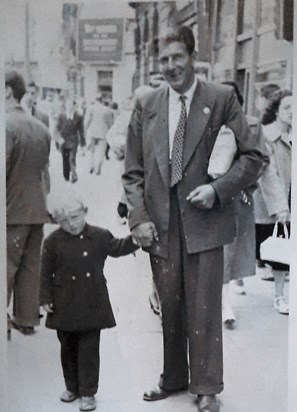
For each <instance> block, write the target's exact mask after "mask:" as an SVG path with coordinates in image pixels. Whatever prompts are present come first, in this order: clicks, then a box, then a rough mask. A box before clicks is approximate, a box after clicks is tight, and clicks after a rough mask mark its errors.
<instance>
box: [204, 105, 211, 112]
mask: <svg viewBox="0 0 297 412" xmlns="http://www.w3.org/2000/svg"><path fill="white" fill-rule="evenodd" d="M209 112H210V108H209V107H207V106H206V107H204V109H203V113H204V114H208V113H209Z"/></svg>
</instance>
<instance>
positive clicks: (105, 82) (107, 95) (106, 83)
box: [97, 70, 112, 99]
mask: <svg viewBox="0 0 297 412" xmlns="http://www.w3.org/2000/svg"><path fill="white" fill-rule="evenodd" d="M97 92H98V93H100V94H101V95H102V96H103V98H104V99H111V98H112V71H109V70H98V72H97Z"/></svg>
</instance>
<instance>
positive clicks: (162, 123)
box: [151, 87, 169, 186]
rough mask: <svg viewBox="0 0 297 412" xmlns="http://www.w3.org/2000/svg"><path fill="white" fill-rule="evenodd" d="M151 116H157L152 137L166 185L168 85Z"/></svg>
mask: <svg viewBox="0 0 297 412" xmlns="http://www.w3.org/2000/svg"><path fill="white" fill-rule="evenodd" d="M154 106H155V109H154V111H152V113H151V117H152V118H153V117H155V123H154V127H153V128H152V139H153V146H154V152H155V157H156V160H157V163H158V166H159V170H160V173H161V175H162V178H163V181H164V183H165V185H166V186H168V184H169V130H168V87H164V88H162V90H161V94H160V95H158V97H157V99H156V101H155V105H154Z"/></svg>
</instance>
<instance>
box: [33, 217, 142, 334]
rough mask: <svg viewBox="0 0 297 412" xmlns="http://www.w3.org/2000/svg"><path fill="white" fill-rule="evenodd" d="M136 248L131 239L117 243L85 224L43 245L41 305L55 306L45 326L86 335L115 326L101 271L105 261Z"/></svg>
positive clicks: (56, 234) (54, 235)
mask: <svg viewBox="0 0 297 412" xmlns="http://www.w3.org/2000/svg"><path fill="white" fill-rule="evenodd" d="M136 249H137V247H135V245H133V243H132V239H131V236H128V237H126V238H124V239H116V238H114V237H113V235H112V234H111V233H110V232H109V231H108V230H105V229H101V228H98V227H93V226H90V225H88V224H86V226H85V228H84V230H83V232H82V233H80V234H79V235H77V236H73V235H71V234H69V233H67V232H65V231H63V230H62V229H57V230H56V231H54V232H53V233H51V234H50V235H49V236H48V237H47V238H46V239H45V241H44V245H43V253H42V263H41V291H40V304H41V305H43V304H49V303H53V304H54V313H53V314H48V315H47V319H46V326H47V327H48V328H51V329H58V330H63V331H86V330H93V329H104V328H111V327H113V326H115V319H114V316H113V312H112V308H111V304H110V301H109V296H108V291H107V286H106V279H105V277H104V275H103V267H104V262H105V259H106V257H107V256H108V255H109V256H114V257H117V256H122V255H127V254H129V253H131V252H133V251H134V250H136Z"/></svg>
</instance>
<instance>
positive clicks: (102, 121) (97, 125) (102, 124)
mask: <svg viewBox="0 0 297 412" xmlns="http://www.w3.org/2000/svg"><path fill="white" fill-rule="evenodd" d="M112 123H113V113H112V110H111V109H110V108H109V107H108V106H106V105H105V104H103V98H102V96H100V97H96V100H95V102H94V104H93V105H92V107H91V108H90V111H89V114H88V118H87V121H86V133H87V141H88V142H89V144H88V148H89V150H90V152H91V162H90V173H95V174H96V175H100V174H101V170H102V165H103V162H104V158H105V152H106V148H107V142H106V134H107V132H108V130H109V129H110V128H111V126H112Z"/></svg>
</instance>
